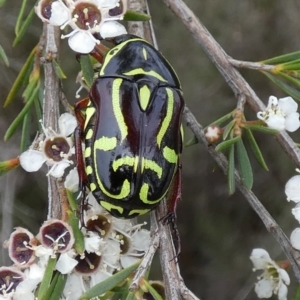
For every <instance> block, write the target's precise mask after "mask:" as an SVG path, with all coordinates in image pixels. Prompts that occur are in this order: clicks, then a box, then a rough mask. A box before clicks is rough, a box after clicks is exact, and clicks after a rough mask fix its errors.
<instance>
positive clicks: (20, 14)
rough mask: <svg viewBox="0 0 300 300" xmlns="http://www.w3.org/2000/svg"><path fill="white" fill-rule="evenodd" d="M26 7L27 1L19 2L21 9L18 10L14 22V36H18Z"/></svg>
mask: <svg viewBox="0 0 300 300" xmlns="http://www.w3.org/2000/svg"><path fill="white" fill-rule="evenodd" d="M26 5H27V0H23V1H21V8H20V11H19V14H18V18H17V22H16V26H15V34H16V36H18V34H19V32H20V27H21V22H22V20H23V17H24V14H25V9H26Z"/></svg>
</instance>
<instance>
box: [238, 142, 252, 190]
mask: <svg viewBox="0 0 300 300" xmlns="http://www.w3.org/2000/svg"><path fill="white" fill-rule="evenodd" d="M236 148H237V162H238V165H239V170H240V175H241V178H242V182H243V184H244V186H245V187H246V188H247V189H248V190H250V189H251V188H252V185H253V173H252V167H251V163H250V160H249V157H248V153H247V150H246V148H245V146H244V143H243V140H242V139H240V140H239V141H238V142H237V143H236Z"/></svg>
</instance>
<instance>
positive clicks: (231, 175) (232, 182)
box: [227, 145, 235, 195]
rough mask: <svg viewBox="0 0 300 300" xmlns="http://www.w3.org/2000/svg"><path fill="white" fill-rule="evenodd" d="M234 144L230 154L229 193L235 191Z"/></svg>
mask: <svg viewBox="0 0 300 300" xmlns="http://www.w3.org/2000/svg"><path fill="white" fill-rule="evenodd" d="M234 171H235V168H234V145H231V146H230V149H229V156H228V174H227V175H228V191H229V195H232V194H233V193H234V192H235V176H234Z"/></svg>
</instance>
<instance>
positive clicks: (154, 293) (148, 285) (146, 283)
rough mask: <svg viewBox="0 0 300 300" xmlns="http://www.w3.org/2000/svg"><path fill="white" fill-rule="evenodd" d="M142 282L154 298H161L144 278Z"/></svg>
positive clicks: (161, 299)
mask: <svg viewBox="0 0 300 300" xmlns="http://www.w3.org/2000/svg"><path fill="white" fill-rule="evenodd" d="M142 282H143V284H145V286H146V287H147V289H148V292H149V293H150V294H151V296H152V297H153V299H154V300H163V298H162V297H161V295H160V294H159V293H158V292H157V291H156V290H155V289H154V288H153V286H152V285H151V284H150V283H149V282H148V281H147V280H145V279H144V280H143V281H142Z"/></svg>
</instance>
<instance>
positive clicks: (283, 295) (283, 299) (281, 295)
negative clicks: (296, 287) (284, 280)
mask: <svg viewBox="0 0 300 300" xmlns="http://www.w3.org/2000/svg"><path fill="white" fill-rule="evenodd" d="M287 293H288V288H287V286H286V285H285V284H281V285H280V287H279V290H278V300H287Z"/></svg>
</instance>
